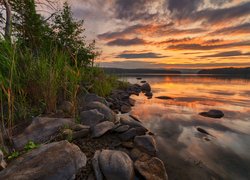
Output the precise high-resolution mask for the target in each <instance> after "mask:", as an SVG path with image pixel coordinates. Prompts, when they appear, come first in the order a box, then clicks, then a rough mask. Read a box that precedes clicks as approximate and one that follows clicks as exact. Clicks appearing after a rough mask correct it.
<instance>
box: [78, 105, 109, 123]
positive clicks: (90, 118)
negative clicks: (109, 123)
mask: <svg viewBox="0 0 250 180" xmlns="http://www.w3.org/2000/svg"><path fill="white" fill-rule="evenodd" d="M103 120H104V115H103V114H102V113H100V112H99V111H98V110H97V109H91V110H88V111H82V112H81V113H80V121H81V123H82V124H84V125H87V126H90V127H92V126H95V125H96V124H98V123H100V122H101V121H103Z"/></svg>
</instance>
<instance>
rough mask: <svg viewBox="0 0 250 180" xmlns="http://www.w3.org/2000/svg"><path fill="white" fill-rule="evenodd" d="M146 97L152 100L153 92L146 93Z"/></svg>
mask: <svg viewBox="0 0 250 180" xmlns="http://www.w3.org/2000/svg"><path fill="white" fill-rule="evenodd" d="M145 96H147V97H148V98H152V97H153V93H152V92H146V93H145Z"/></svg>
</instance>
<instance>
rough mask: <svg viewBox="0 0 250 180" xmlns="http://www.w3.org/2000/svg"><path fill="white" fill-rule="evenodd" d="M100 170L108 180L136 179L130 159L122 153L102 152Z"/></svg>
mask: <svg viewBox="0 0 250 180" xmlns="http://www.w3.org/2000/svg"><path fill="white" fill-rule="evenodd" d="M99 164H100V168H101V170H102V172H103V174H104V176H105V178H106V179H107V180H114V179H115V180H131V179H134V167H133V162H132V160H131V159H130V157H129V156H128V155H127V154H126V153H124V152H122V151H113V150H102V152H101V153H100V155H99Z"/></svg>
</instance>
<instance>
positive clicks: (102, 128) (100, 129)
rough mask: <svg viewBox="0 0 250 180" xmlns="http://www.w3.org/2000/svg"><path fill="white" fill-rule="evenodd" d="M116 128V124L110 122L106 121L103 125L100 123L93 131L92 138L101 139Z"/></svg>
mask: <svg viewBox="0 0 250 180" xmlns="http://www.w3.org/2000/svg"><path fill="white" fill-rule="evenodd" d="M114 126H115V124H114V123H112V122H110V121H104V122H102V123H99V124H97V125H96V126H94V127H93V128H92V129H91V131H92V137H93V138H97V137H100V136H102V135H103V134H105V133H106V132H108V131H109V130H111V129H113V127H114Z"/></svg>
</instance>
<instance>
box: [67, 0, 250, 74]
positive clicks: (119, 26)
mask: <svg viewBox="0 0 250 180" xmlns="http://www.w3.org/2000/svg"><path fill="white" fill-rule="evenodd" d="M69 3H70V4H71V6H72V10H73V12H74V16H75V17H76V18H78V19H84V20H85V27H86V32H85V34H86V35H87V37H88V39H89V40H93V39H95V40H96V42H97V47H98V48H100V50H101V51H102V55H101V56H100V57H99V58H98V60H97V63H98V64H100V66H104V67H117V68H177V69H182V68H184V69H201V68H217V67H248V66H250V0H178V1H176V0H136V1H135V0H70V1H69Z"/></svg>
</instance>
